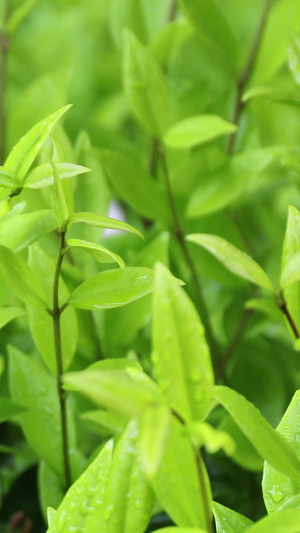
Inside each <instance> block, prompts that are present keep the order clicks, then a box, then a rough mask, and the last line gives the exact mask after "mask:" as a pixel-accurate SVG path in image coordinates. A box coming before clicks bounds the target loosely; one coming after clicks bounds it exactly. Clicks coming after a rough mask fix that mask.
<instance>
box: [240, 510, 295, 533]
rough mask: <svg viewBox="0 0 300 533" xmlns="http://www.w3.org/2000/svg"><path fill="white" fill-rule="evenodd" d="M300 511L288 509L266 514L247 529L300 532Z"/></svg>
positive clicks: (269, 532)
mask: <svg viewBox="0 0 300 533" xmlns="http://www.w3.org/2000/svg"><path fill="white" fill-rule="evenodd" d="M299 522H300V511H295V510H288V511H281V512H280V513H274V514H272V515H270V516H265V517H264V518H262V519H261V520H259V521H258V522H256V524H254V525H253V526H251V527H250V528H249V529H247V531H249V533H298V531H299Z"/></svg>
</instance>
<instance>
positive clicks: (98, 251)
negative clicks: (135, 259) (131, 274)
mask: <svg viewBox="0 0 300 533" xmlns="http://www.w3.org/2000/svg"><path fill="white" fill-rule="evenodd" d="M73 248H79V249H81V250H84V251H86V252H88V253H90V254H91V255H92V256H93V257H94V258H95V259H96V260H97V261H98V262H99V263H118V265H119V266H120V267H121V268H125V263H124V261H123V259H122V257H120V256H119V255H117V254H114V253H113V252H111V251H110V250H108V249H107V248H105V247H104V246H101V245H100V244H95V243H93V242H87V241H82V240H81V239H68V241H67V248H66V249H65V251H64V253H66V252H67V251H68V250H69V249H73Z"/></svg>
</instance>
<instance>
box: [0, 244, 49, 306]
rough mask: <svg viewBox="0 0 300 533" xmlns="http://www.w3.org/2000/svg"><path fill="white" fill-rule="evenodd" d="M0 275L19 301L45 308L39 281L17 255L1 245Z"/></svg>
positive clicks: (43, 295)
mask: <svg viewBox="0 0 300 533" xmlns="http://www.w3.org/2000/svg"><path fill="white" fill-rule="evenodd" d="M0 275H1V276H2V278H3V280H4V282H5V283H6V285H7V286H8V287H9V288H10V289H11V290H12V291H13V292H14V293H15V295H16V296H17V297H18V298H20V300H23V301H24V302H25V303H27V304H29V305H33V306H37V307H46V302H45V294H44V291H43V287H42V285H41V282H40V281H39V279H38V278H37V277H36V276H35V274H34V272H33V271H32V270H31V269H30V268H29V266H28V265H27V264H26V263H25V261H24V260H23V259H22V258H21V257H20V256H19V255H17V254H16V253H15V252H13V251H12V250H10V249H9V248H6V246H2V245H0Z"/></svg>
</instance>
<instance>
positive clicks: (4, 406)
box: [0, 397, 26, 424]
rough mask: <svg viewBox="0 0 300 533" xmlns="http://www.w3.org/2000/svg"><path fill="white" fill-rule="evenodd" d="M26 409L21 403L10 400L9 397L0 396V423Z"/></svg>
mask: <svg viewBox="0 0 300 533" xmlns="http://www.w3.org/2000/svg"><path fill="white" fill-rule="evenodd" d="M24 411H26V408H25V407H23V406H22V405H18V404H17V403H15V402H13V401H12V400H10V398H4V397H0V424H1V423H2V422H5V421H6V420H10V419H11V418H14V417H15V416H17V415H19V414H20V413H23V412H24Z"/></svg>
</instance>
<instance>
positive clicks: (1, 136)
mask: <svg viewBox="0 0 300 533" xmlns="http://www.w3.org/2000/svg"><path fill="white" fill-rule="evenodd" d="M3 2H4V8H3V10H4V11H3V24H2V29H1V35H0V51H1V65H0V165H3V163H4V161H5V138H6V86H7V56H8V32H7V21H8V17H9V8H10V0H3Z"/></svg>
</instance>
